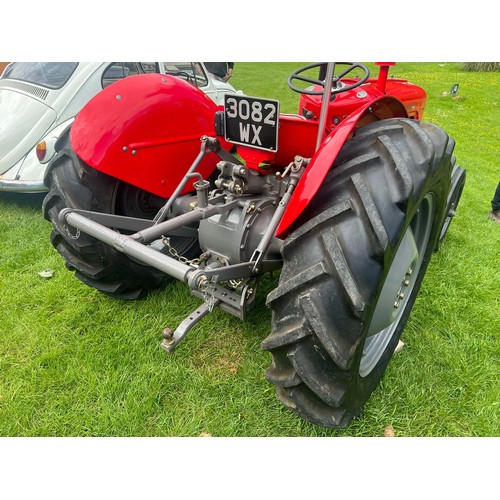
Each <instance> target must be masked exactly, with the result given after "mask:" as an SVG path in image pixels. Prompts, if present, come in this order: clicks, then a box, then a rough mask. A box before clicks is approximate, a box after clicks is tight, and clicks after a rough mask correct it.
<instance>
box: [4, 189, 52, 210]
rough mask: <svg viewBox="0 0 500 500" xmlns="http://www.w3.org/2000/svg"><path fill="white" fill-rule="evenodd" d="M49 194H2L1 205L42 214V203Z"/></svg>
mask: <svg viewBox="0 0 500 500" xmlns="http://www.w3.org/2000/svg"><path fill="white" fill-rule="evenodd" d="M46 195H47V193H45V192H43V193H11V192H0V203H5V205H9V206H12V207H16V206H17V207H19V208H29V209H35V210H39V211H40V214H41V213H42V202H43V199H44V198H45V196H46Z"/></svg>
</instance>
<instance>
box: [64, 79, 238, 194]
mask: <svg viewBox="0 0 500 500" xmlns="http://www.w3.org/2000/svg"><path fill="white" fill-rule="evenodd" d="M216 111H217V105H216V104H215V103H214V102H213V101H212V100H211V99H210V98H209V97H208V96H207V95H206V94H204V93H203V92H202V91H201V90H199V89H198V88H196V87H194V86H193V85H191V84H189V83H187V82H186V81H184V80H182V79H180V78H176V77H173V76H169V75H159V74H146V75H136V76H130V77H128V78H125V79H123V80H120V81H118V82H115V83H114V84H112V85H110V86H109V87H106V88H105V89H104V90H102V91H101V92H99V94H97V95H96V96H95V97H94V98H93V99H91V100H90V101H89V102H88V103H87V104H86V105H85V107H84V108H83V109H82V110H81V111H80V113H79V114H78V115H77V117H76V119H75V122H74V123H73V126H72V128H71V133H70V141H71V146H72V147H73V149H74V151H75V153H76V154H77V155H78V156H79V157H80V159H81V160H83V161H84V162H85V163H87V164H88V165H90V166H91V167H93V168H95V169H96V170H99V171H100V172H104V173H106V174H109V175H111V176H112V177H115V178H117V179H120V180H122V181H125V182H127V183H129V184H132V185H134V186H137V187H139V188H141V189H144V190H146V191H149V192H151V193H154V194H156V195H158V196H161V197H163V198H168V197H169V196H171V194H172V193H173V192H174V190H175V188H176V187H177V185H178V184H179V182H180V181H181V180H182V178H183V176H184V174H185V173H186V171H187V170H188V169H189V167H190V166H191V164H192V163H193V161H194V160H195V158H196V157H197V155H198V154H199V152H200V148H201V142H200V138H201V137H202V136H204V135H208V136H212V137H213V136H215V126H214V115H215V112H216ZM220 140H221V143H222V145H223V147H226V148H227V149H229V148H230V147H231V146H230V145H229V144H227V143H225V142H224V141H223V140H222V139H221V138H220ZM218 161H219V158H218V156H217V155H215V154H214V153H208V154H207V155H206V156H205V158H204V159H203V161H202V162H201V164H200V166H199V167H198V171H199V172H200V173H201V174H202V175H203V177H204V178H207V177H208V176H209V175H210V174H211V173H212V172H213V171H214V170H215V168H216V164H217V162H218ZM191 190H192V183H188V185H187V186H186V188H185V189H184V191H183V193H185V192H188V191H191Z"/></svg>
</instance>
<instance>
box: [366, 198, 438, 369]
mask: <svg viewBox="0 0 500 500" xmlns="http://www.w3.org/2000/svg"><path fill="white" fill-rule="evenodd" d="M434 212H435V202H434V196H433V195H432V194H428V195H427V196H426V197H425V198H424V199H423V201H422V203H421V204H420V206H419V208H418V210H417V211H416V212H415V215H414V217H413V219H412V221H411V223H410V224H409V226H408V228H407V229H406V232H405V234H404V236H403V238H402V240H401V243H400V245H399V247H398V250H397V251H396V254H395V256H394V258H393V260H392V264H391V267H390V269H389V272H388V274H387V277H386V279H385V281H384V285H383V286H382V290H381V292H380V295H379V297H378V300H377V304H376V306H375V310H374V312H373V315H372V318H371V321H370V324H369V326H368V329H367V331H368V333H367V337H366V340H365V344H364V347H363V355H362V357H361V361H360V365H359V374H360V376H361V377H366V376H367V375H369V374H370V373H371V371H372V370H373V369H374V368H375V366H377V363H378V362H379V360H380V358H381V357H382V355H383V353H384V351H385V349H386V347H387V346H388V345H389V343H390V341H391V339H392V338H393V336H394V334H395V333H396V331H397V330H398V326H399V325H400V323H401V319H402V317H403V314H404V311H405V309H406V308H407V306H408V303H409V301H410V298H411V297H412V292H413V289H414V288H415V285H416V282H417V279H418V275H419V272H420V269H421V267H422V264H423V261H424V256H425V252H426V250H427V248H428V244H429V239H430V236H431V232H432V222H433V219H434Z"/></svg>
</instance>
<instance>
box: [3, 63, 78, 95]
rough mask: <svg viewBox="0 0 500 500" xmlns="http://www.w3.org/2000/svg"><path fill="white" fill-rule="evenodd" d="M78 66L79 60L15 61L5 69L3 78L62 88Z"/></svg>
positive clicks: (51, 87)
mask: <svg viewBox="0 0 500 500" xmlns="http://www.w3.org/2000/svg"><path fill="white" fill-rule="evenodd" d="M77 66H78V63H77V62H14V63H12V64H10V65H9V66H8V67H7V68H6V69H5V71H4V73H3V74H2V77H1V78H2V79H3V78H11V79H13V80H21V81H23V82H28V83H34V84H35V85H40V86H42V87H47V88H49V89H60V88H61V87H63V86H64V85H65V84H66V82H67V81H68V80H69V78H70V76H71V75H72V74H73V72H74V71H75V69H76V67H77Z"/></svg>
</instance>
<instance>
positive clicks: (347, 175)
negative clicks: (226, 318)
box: [262, 118, 454, 428]
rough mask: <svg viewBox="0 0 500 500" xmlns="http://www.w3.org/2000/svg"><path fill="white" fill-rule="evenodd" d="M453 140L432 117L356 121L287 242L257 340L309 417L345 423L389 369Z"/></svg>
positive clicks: (284, 393) (292, 400) (284, 391)
mask: <svg viewBox="0 0 500 500" xmlns="http://www.w3.org/2000/svg"><path fill="white" fill-rule="evenodd" d="M453 148H454V141H453V140H452V139H450V138H449V137H448V136H447V134H446V133H445V132H444V131H442V130H441V129H440V128H438V127H436V126H434V125H432V124H430V123H418V122H415V121H412V120H409V119H400V118H395V119H390V120H383V121H379V122H377V123H372V124H370V125H367V126H365V127H363V128H361V129H359V130H358V132H357V133H356V134H355V136H354V137H353V138H352V139H351V140H350V141H348V142H347V143H346V144H345V145H344V147H343V149H342V151H341V152H340V154H339V156H338V158H337V160H336V161H335V163H334V165H333V168H332V170H331V171H330V172H329V174H328V176H327V178H326V179H325V182H324V183H323V185H322V187H321V189H320V191H319V193H318V194H317V196H316V197H315V199H314V200H313V202H312V203H311V205H310V208H309V209H308V210H307V213H305V214H304V215H303V217H301V220H300V223H301V225H300V226H298V228H297V229H296V230H295V231H294V232H293V233H291V234H290V235H289V236H288V237H287V239H286V240H285V241H284V244H283V259H284V266H283V270H282V273H281V277H280V281H279V285H278V287H277V288H276V289H275V290H274V291H272V292H271V293H270V294H269V295H268V298H267V303H268V305H269V306H270V307H271V309H272V312H273V318H272V332H271V334H270V336H269V337H267V338H266V339H265V340H264V341H263V343H262V348H263V349H264V350H268V351H270V352H271V353H272V358H273V361H272V365H271V367H270V368H269V369H268V371H267V374H266V378H267V379H268V380H269V381H270V382H272V383H273V384H275V385H276V390H277V394H278V396H279V398H280V400H281V401H282V402H283V404H284V405H285V406H287V407H288V408H290V409H291V410H293V411H294V412H296V413H297V414H299V415H300V416H301V417H302V418H304V419H306V420H308V421H310V422H313V423H314V424H317V425H320V426H324V427H333V428H343V427H345V426H346V425H347V424H348V423H349V422H350V421H351V420H352V419H353V418H355V417H356V416H358V415H359V414H360V412H361V410H362V408H363V406H364V404H365V402H366V401H367V399H368V398H369V396H370V394H371V393H372V392H373V390H374V389H375V387H376V385H377V384H378V382H379V380H380V378H381V377H382V375H383V374H384V372H385V370H386V367H387V365H388V363H389V360H390V358H391V356H392V354H393V352H394V350H395V348H396V346H397V344H398V340H399V338H400V336H401V332H402V330H403V327H404V325H405V324H406V322H407V320H408V316H409V314H410V311H411V309H412V306H413V304H414V302H415V298H416V296H417V293H418V290H419V288H420V285H421V283H422V279H423V277H424V274H425V271H426V269H427V266H428V264H429V260H430V258H431V255H432V253H433V249H434V247H435V245H436V243H437V241H438V238H439V236H440V234H441V229H442V227H443V224H444V221H445V216H446V208H447V197H448V193H449V191H450V179H451V172H452V167H453V164H454V158H453V157H452V152H453Z"/></svg>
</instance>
